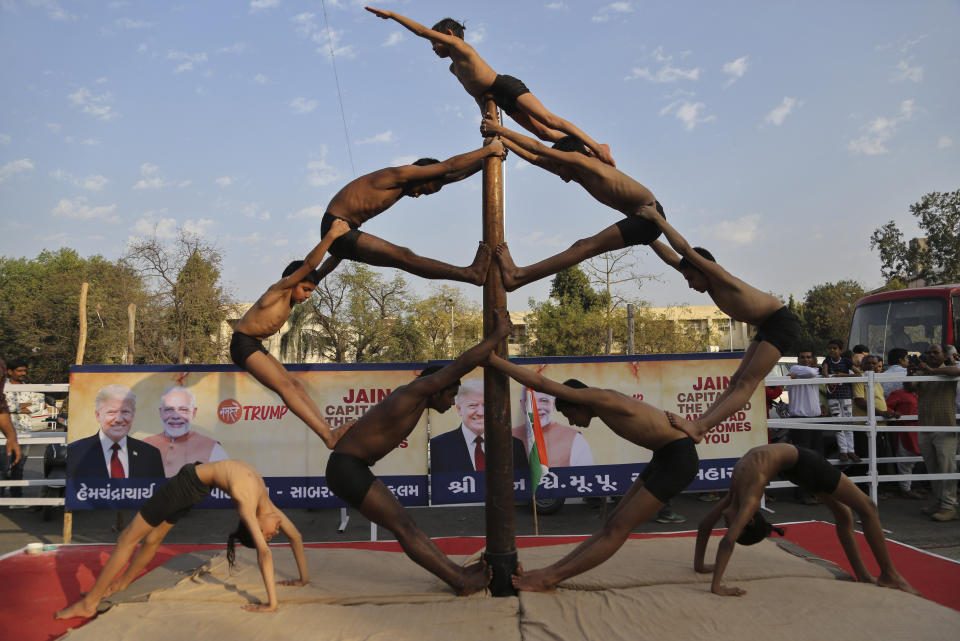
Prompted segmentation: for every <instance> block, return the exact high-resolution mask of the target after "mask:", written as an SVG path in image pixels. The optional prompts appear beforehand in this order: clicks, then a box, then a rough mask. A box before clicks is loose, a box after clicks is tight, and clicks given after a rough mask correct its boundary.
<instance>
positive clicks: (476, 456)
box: [473, 436, 487, 472]
mask: <svg viewBox="0 0 960 641" xmlns="http://www.w3.org/2000/svg"><path fill="white" fill-rule="evenodd" d="M473 442H474V443H476V445H477V446H476V447H475V448H474V449H473V467H474V469H476V470H477V471H478V472H479V471H480V470H482V469H483V468H485V467H486V465H487V457H486V456H484V454H483V437H482V436H478V437H477V438H475V439H473Z"/></svg>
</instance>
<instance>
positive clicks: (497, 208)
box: [483, 96, 517, 596]
mask: <svg viewBox="0 0 960 641" xmlns="http://www.w3.org/2000/svg"><path fill="white" fill-rule="evenodd" d="M484 111H485V112H486V113H487V114H490V115H491V117H493V118H496V114H497V107H496V105H495V104H494V102H493V100H492V99H491V98H490V97H489V96H487V97H486V100H485V101H484ZM483 242H485V243H486V244H487V246H488V247H489V248H490V250H491V251H493V250H495V249H496V247H497V245H498V244H499V243H501V242H503V160H502V159H501V158H500V157H498V156H493V157H488V158H485V159H484V161H483ZM506 306H507V292H506V290H505V289H504V287H503V279H502V277H501V276H500V265H499V264H498V263H497V261H496V260H493V261H491V262H490V271H489V272H488V273H487V280H486V283H485V284H484V286H483V334H484V336H487V335H489V333H490V332H492V331H493V325H494V310H495V309H496V308H498V307H503V308H506ZM496 354H497V355H498V356H500V357H502V358H507V339H504V340H503V341H502V342H501V343H500V344H499V345H497V347H496ZM483 404H484V418H483V432H484V444H485V446H486V447H485V448H484V449H485V453H486V490H487V499H486V528H487V551H486V555H485V556H486V560H487V563H488V564H489V565H490V567H491V568H492V569H493V580H492V581H491V583H490V592H491V593H492V594H493V596H512V595H514V594H516V592H515V590H514V589H513V585H512V584H511V583H510V575H511V574H513V572H514V571H515V570H516V567H517V546H516V536H515V524H514V513H513V436H512V434H511V432H510V427H511V420H510V419H511V417H510V386H509V378H508V377H507V375H506V374H504V373H503V372H501V371H499V370H497V369H495V368H493V367H486V368H484V374H483Z"/></svg>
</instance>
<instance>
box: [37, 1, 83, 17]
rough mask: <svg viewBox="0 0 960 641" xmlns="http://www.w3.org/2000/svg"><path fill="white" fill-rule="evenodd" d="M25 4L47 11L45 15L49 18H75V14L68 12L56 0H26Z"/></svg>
mask: <svg viewBox="0 0 960 641" xmlns="http://www.w3.org/2000/svg"><path fill="white" fill-rule="evenodd" d="M27 4H29V5H30V6H32V7H40V8H41V9H44V10H45V11H46V12H47V17H48V18H50V19H51V20H63V21H68V20H76V19H77V16H75V15H74V14H72V13H70V12H69V11H67V10H66V9H64V8H63V7H62V6H60V3H59V2H57V0H27Z"/></svg>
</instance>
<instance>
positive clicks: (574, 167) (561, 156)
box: [480, 118, 663, 291]
mask: <svg viewBox="0 0 960 641" xmlns="http://www.w3.org/2000/svg"><path fill="white" fill-rule="evenodd" d="M480 133H481V134H483V135H484V136H500V137H501V140H502V141H503V144H504V145H506V147H507V149H509V150H511V151H513V152H514V153H516V154H517V155H518V156H520V157H521V158H523V159H524V160H526V161H527V162H529V163H530V164H533V165H536V166H538V167H542V168H543V169H546V170H547V171H549V172H551V173H553V174H556V175H557V176H559V177H560V178H561V179H562V180H563V181H564V182H570V181H571V180H572V181H574V182H576V183H578V184H580V185H581V186H582V187H583V188H584V189H586V190H587V192H588V193H589V194H590V195H591V196H593V197H594V198H596V199H597V200H599V201H600V202H601V203H603V204H604V205H606V206H607V207H611V208H613V209H616V210H617V211H619V212H620V213H622V214H623V215H624V216H626V218H625V219H624V220H621V221H620V222H618V223H616V224H614V225H610V226H609V227H607V228H606V229H604V230H603V231H601V232H600V233H599V234H597V235H596V236H591V237H590V238H582V239H580V240H578V241H577V242H575V243H574V244H573V245H571V246H570V248H569V249H566V250H565V251H562V252H560V253H559V254H556V255H555V256H551V257H550V258H546V259H544V260H542V261H540V262H539V263H535V264H533V265H529V266H527V267H517V266H516V264H514V262H513V258H511V256H510V250H509V249H508V248H507V244H506V243H501V244H500V245H498V246H497V260H498V261H499V262H500V271H501V273H502V274H503V285H504V287H506V288H507V291H513V290H515V289H517V288H518V287H521V286H522V285H526V284H527V283H532V282H533V281H536V280H540V279H541V278H544V277H545V276H550V275H552V274H556V273H557V272H559V271H561V270H563V269H566V268H567V267H570V266H571V265H576V264H578V263H581V262H583V261H584V260H587V259H588V258H593V257H594V256H599V255H600V254H602V253H604V252H608V251H612V250H615V249H623V248H624V247H630V246H632V245H649V244H650V243H652V242H653V241H654V240H656V239H657V237H658V236H660V230H659V229H658V228H657V226H656V225H655V224H654V223H652V222H651V221H650V220H648V219H647V218H644V217H642V216H641V214H642V213H643V212H645V211H650V212H654V213H656V212H660V213H663V208H662V207H661V206H660V203H659V202H657V199H656V198H654V196H653V193H651V191H650V190H649V189H647V188H646V187H644V186H643V185H641V184H640V183H638V182H637V181H636V180H634V179H633V178H631V177H630V176H628V175H626V174H625V173H623V172H622V171H620V170H619V169H616V168H614V167H611V166H610V165H605V164H604V163H602V162H600V161H599V160H597V159H596V158H594V157H592V156H590V155H588V154H587V150H586V148H585V147H584V146H583V143H582V142H581V141H580V140H578V139H577V138H574V137H573V136H567V137H565V138H563V139H561V140H560V141H558V142H557V143H556V144H555V145H553V147H547V146H546V145H544V144H542V143H540V142H539V141H537V140H534V139H533V138H530V137H528V136H524V135H523V134H520V133H517V132H516V131H513V130H511V129H507V128H506V127H504V126H502V125H500V124H499V123H497V121H496V120H493V119H490V118H484V119H483V121H482V122H481V123H480Z"/></svg>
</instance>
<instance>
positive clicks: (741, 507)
mask: <svg viewBox="0 0 960 641" xmlns="http://www.w3.org/2000/svg"><path fill="white" fill-rule="evenodd" d="M777 474H779V475H780V476H782V477H783V478H785V479H787V480H788V481H790V482H791V483H794V484H795V485H798V486H799V487H801V488H803V489H805V490H807V491H808V492H811V493H813V494H814V495H815V496H816V497H817V498H818V499H820V500H821V501H823V502H824V504H826V506H827V507H829V508H830V511H832V512H833V515H834V518H835V519H836V527H837V538H838V539H840V545H841V546H842V547H843V551H844V553H845V554H846V555H847V560H848V561H849V562H850V565H851V567H852V568H853V571H854V573H856V575H857V580H858V581H862V582H866V583H876V584H878V585H881V586H883V587H887V588H897V589H899V590H903V591H904V592H909V593H911V594H917V595H919V594H920V593H919V592H918V591H917V590H916V589H914V588H913V587H912V586H911V585H910V584H909V583H907V581H906V580H905V579H904V578H903V577H902V576H900V573H899V572H897V569H896V568H895V567H893V561H891V560H890V553H889V551H887V540H886V538H885V537H884V535H883V526H881V525H880V519H879V517H878V516H877V506H876V504H875V503H874V502H873V501H871V500H870V497H869V496H867V495H866V494H864V493H863V492H861V491H860V489H859V488H858V487H857V486H856V485H854V483H853V481H851V480H850V479H849V478H847V477H846V475H844V474H842V473H841V472H840V470H838V469H836V468H835V467H833V466H832V465H830V463H829V462H827V460H826V459H824V458H823V457H822V456H820V455H819V454H817V453H816V452H814V451H813V450H808V449H806V448H803V447H796V446H794V445H790V444H788V443H772V444H770V445H760V446H758V447H755V448H753V449H752V450H750V451H749V452H747V453H746V454H744V456H743V458H741V459H740V460H739V461H737V464H736V465H735V466H734V468H733V478H732V479H731V480H730V492H728V493H727V495H726V496H725V497H724V498H723V500H722V501H720V502H719V503H717V505H716V506H714V508H713V509H712V510H710V512H709V513H708V514H707V515H706V516H705V517H703V521H701V522H700V527H699V529H698V530H697V547H696V551H695V552H694V557H693V568H694V570H696V571H697V572H701V573H704V574H706V573H709V572H713V583H712V585H711V587H710V590H711V591H712V592H713V593H714V594H719V595H722V596H741V595H743V594H746V590H743V589H741V588H738V587H735V586H726V585H723V572H724V570H726V568H727V563H728V562H729V561H730V555H731V554H733V548H734V544H735V543H740V544H742V545H753V544H754V543H758V542H759V541H762V540H763V539H764V538H765V537H766V536H767V535H768V534H769V533H770V531H771V530H772V529H774V528H773V527H772V526H771V525H770V524H769V523H767V521H766V519H765V518H763V515H762V514H761V513H760V500H761V498H762V497H763V489H764V488H765V487H766V486H767V484H768V483H769V482H770V479H772V478H773V477H774V476H776V475H777ZM851 509H853V511H854V512H856V513H857V515H858V516H859V517H860V523H861V524H862V526H863V534H864V536H865V537H866V539H867V543H868V544H869V545H870V549H871V550H872V551H873V556H874V558H875V559H876V560H877V563H878V564H879V565H880V576H879V577H878V578H876V579H874V578H873V576H872V575H871V574H870V571H869V570H867V567H866V566H865V565H864V564H863V559H862V558H861V557H860V549H859V548H858V547H857V539H856V535H855V534H854V532H853V515H852V514H851V512H850V510H851ZM721 516H722V517H723V520H724V522H725V523H726V524H727V532H726V534H724V535H723V538H722V539H721V540H720V543H719V546H718V548H717V558H716V562H715V563H714V564H713V565H709V564H704V562H703V557H704V554H705V553H706V551H707V542H708V541H709V539H710V532H711V531H712V530H713V526H714V524H715V523H716V522H717V520H719V519H720V517H721ZM780 534H781V535H782V534H783V532H782V531H781V532H780Z"/></svg>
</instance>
